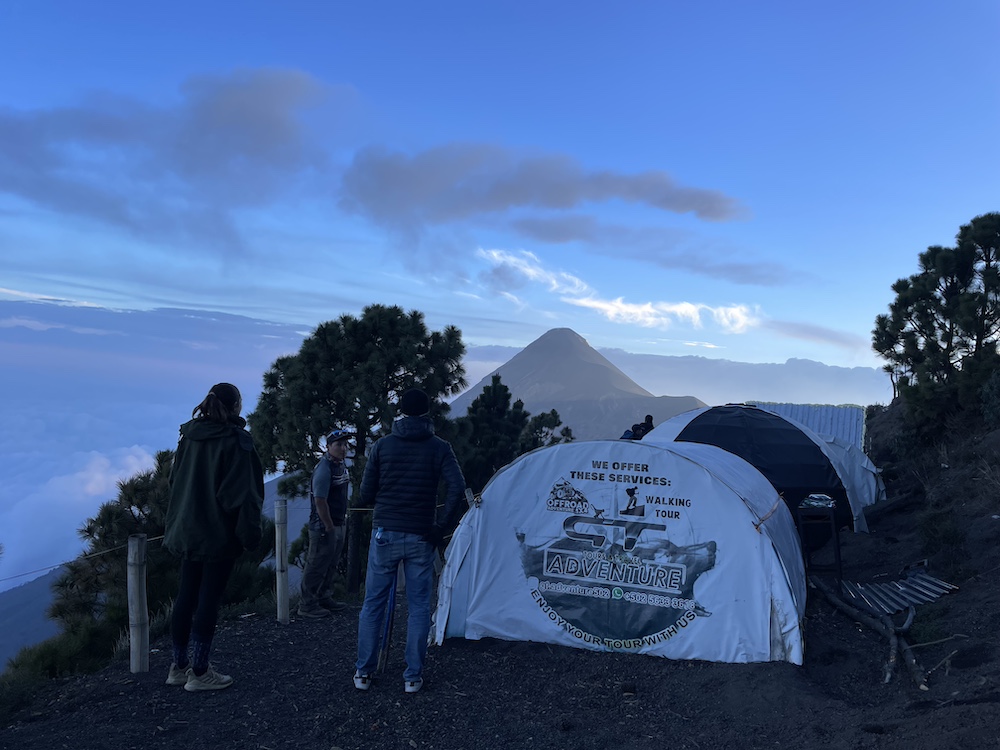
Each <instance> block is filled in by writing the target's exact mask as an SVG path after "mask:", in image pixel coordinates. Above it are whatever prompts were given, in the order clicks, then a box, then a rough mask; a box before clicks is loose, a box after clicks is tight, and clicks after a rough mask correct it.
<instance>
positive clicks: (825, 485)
mask: <svg viewBox="0 0 1000 750" xmlns="http://www.w3.org/2000/svg"><path fill="white" fill-rule="evenodd" d="M643 441H644V442H647V443H654V444H657V445H662V444H669V443H672V442H675V441H682V442H683V441H686V442H695V443H704V444H707V445H716V446H718V447H720V448H724V449H725V450H727V451H729V452H730V453H734V454H736V455H737V456H740V457H741V458H743V459H744V460H746V461H748V462H749V463H751V464H753V466H754V467H756V468H757V469H758V470H759V471H760V472H761V473H762V474H763V475H764V476H765V477H767V479H768V480H769V481H770V482H771V484H773V485H774V487H775V489H776V490H778V492H779V493H781V495H782V496H783V497H784V499H785V502H786V503H788V506H789V508H793V509H794V508H795V507H796V506H797V505H798V504H799V503H800V502H801V501H802V500H803V499H804V498H806V497H808V496H809V495H811V494H813V493H822V494H825V495H829V496H830V497H831V498H833V500H834V501H835V503H836V518H837V521H838V523H839V524H840V525H841V526H848V525H849V526H851V527H852V528H853V529H854V530H855V531H858V532H866V531H868V524H867V522H866V521H865V515H864V508H865V507H866V505H870V504H871V502H869V500H870V494H869V492H868V490H867V481H868V480H867V479H866V478H865V477H864V472H862V471H860V470H859V469H858V468H857V467H856V466H855V463H854V462H855V461H856V460H857V457H856V455H855V454H849V453H847V452H846V451H843V450H841V449H840V448H838V447H836V446H833V447H831V444H830V443H828V442H827V441H826V440H824V439H823V438H822V437H821V436H820V435H818V434H816V433H815V432H813V431H812V430H811V429H809V428H808V427H806V426H805V425H804V424H801V423H799V422H796V421H795V420H794V419H792V418H790V417H784V416H781V415H779V414H775V413H773V412H770V411H767V410H765V409H759V408H757V407H754V406H747V405H744V404H728V405H726V406H709V407H704V408H701V409H692V410H691V411H687V412H684V413H683V414H678V415H677V416H676V417H672V418H671V419H668V420H667V421H665V422H663V423H661V424H659V425H657V426H656V427H655V428H654V429H653V430H652V432H650V433H649V434H648V435H646V437H645V438H644V439H643ZM862 455H863V454H862ZM869 463H870V462H869ZM873 468H874V467H873Z"/></svg>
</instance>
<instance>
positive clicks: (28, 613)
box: [0, 567, 63, 672]
mask: <svg viewBox="0 0 1000 750" xmlns="http://www.w3.org/2000/svg"><path fill="white" fill-rule="evenodd" d="M62 572H63V569H62V568H61V567H60V568H56V569H55V570H53V571H51V572H50V573H47V574H46V575H44V576H42V577H40V578H36V579H35V580H33V581H28V583H24V584H21V585H20V586H18V587H16V588H13V589H8V590H7V591H4V592H2V593H0V672H2V671H3V670H4V669H6V668H7V662H8V661H9V660H10V659H12V658H13V657H15V656H17V652H18V651H20V650H21V649H22V648H24V647H25V646H33V645H35V644H36V643H39V642H41V641H44V640H45V639H46V638H51V637H52V636H54V635H56V634H57V633H58V632H59V625H57V624H56V623H55V622H53V621H52V620H50V619H49V618H48V617H46V616H45V611H46V610H47V609H48V608H49V605H50V604H51V603H52V584H53V583H54V582H55V580H56V579H57V578H58V577H59V576H60V575H62Z"/></svg>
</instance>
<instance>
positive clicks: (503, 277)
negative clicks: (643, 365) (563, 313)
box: [477, 249, 760, 333]
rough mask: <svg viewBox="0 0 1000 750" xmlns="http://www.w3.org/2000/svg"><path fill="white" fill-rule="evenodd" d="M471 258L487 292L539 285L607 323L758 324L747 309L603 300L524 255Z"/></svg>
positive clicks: (483, 253)
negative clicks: (482, 265)
mask: <svg viewBox="0 0 1000 750" xmlns="http://www.w3.org/2000/svg"><path fill="white" fill-rule="evenodd" d="M477 255H478V256H479V257H480V258H482V259H484V260H486V261H488V262H489V263H490V264H491V265H492V267H491V269H490V270H489V271H487V272H486V273H485V274H483V276H482V277H481V278H482V280H483V281H484V282H485V283H487V284H488V285H490V286H491V287H492V288H494V289H497V290H499V291H501V292H502V291H505V290H504V289H503V285H504V284H514V285H522V284H524V283H535V284H541V285H544V286H545V287H546V289H547V291H549V292H551V293H553V294H556V295H558V296H559V297H560V299H561V300H562V301H563V302H565V303H567V304H570V305H574V306H576V307H583V308H587V309H590V310H594V311H595V312H598V313H600V314H601V315H602V316H604V317H605V318H607V319H608V320H610V321H611V322H613V323H623V324H630V325H639V326H643V327H646V328H669V327H670V326H672V325H675V324H677V323H678V322H680V323H686V324H687V325H689V326H691V327H692V328H696V329H698V328H701V327H702V326H703V325H704V322H705V319H706V318H707V319H709V320H711V321H712V322H714V323H715V324H716V326H717V327H718V328H719V330H721V331H722V332H724V333H746V332H747V331H748V330H750V329H751V328H753V327H755V326H757V325H758V324H759V322H760V317H759V312H758V311H757V310H756V308H754V307H751V306H749V305H728V306H723V307H713V306H711V305H707V304H703V303H693V302H639V303H635V302H626V301H625V300H624V298H622V297H618V298H617V299H603V298H601V297H600V296H599V295H598V292H597V290H595V289H593V288H591V287H590V286H589V285H588V284H587V283H586V282H585V281H583V280H582V279H579V278H577V277H576V276H573V275H572V274H568V273H565V272H563V271H552V270H550V269H548V268H546V267H545V266H544V265H543V264H542V262H541V261H540V260H539V258H538V256H536V255H534V254H533V253H530V252H526V251H520V252H516V253H515V252H511V251H508V250H496V249H493V250H482V249H481V250H479V251H478V253H477Z"/></svg>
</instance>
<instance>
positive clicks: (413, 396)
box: [399, 388, 431, 417]
mask: <svg viewBox="0 0 1000 750" xmlns="http://www.w3.org/2000/svg"><path fill="white" fill-rule="evenodd" d="M399 410H400V411H401V412H403V414H405V415H406V416H408V417H422V416H423V415H424V414H426V413H427V412H429V411H430V410H431V400H430V399H429V398H427V394H426V393H424V392H423V391H422V390H420V389H419V388H411V389H410V390H408V391H407V392H406V393H404V394H403V397H402V398H401V399H399Z"/></svg>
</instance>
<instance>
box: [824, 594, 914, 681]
mask: <svg viewBox="0 0 1000 750" xmlns="http://www.w3.org/2000/svg"><path fill="white" fill-rule="evenodd" d="M809 582H810V583H811V584H812V585H813V586H815V587H816V589H817V590H819V591H820V593H822V594H823V596H825V597H826V599H827V601H828V602H830V604H832V605H833V606H834V607H835V608H836V609H839V610H840V611H841V612H843V613H844V614H846V615H848V616H849V617H851V618H852V619H854V620H857V621H858V622H860V623H862V624H863V625H867V626H868V627H869V628H871V629H872V630H874V631H875V632H876V633H881V634H882V635H883V636H885V638H886V639H887V640H888V641H889V658H888V660H887V662H886V665H885V681H886V682H889V680H890V679H891V678H892V673H893V670H894V669H895V667H896V655H897V654H898V653H902V654H903V661H904V662H905V663H906V667H907V669H908V670H909V672H910V677H912V678H913V681H914V683H916V685H917V687H918V688H919V689H920V690H927V689H928V688H927V678H926V676H925V675H924V673H923V670H922V669H921V668H920V665H919V664H917V660H916V658H915V657H914V656H913V651H912V649H911V647H910V644H908V643H907V642H906V640H905V639H904V638H902V637H901V636H898V635H897V634H896V627H895V626H894V625H893V624H892V620H890V619H889V616H888V615H882V616H881V617H878V618H876V617H873V616H872V615H869V614H866V613H865V612H862V611H861V610H859V609H857V608H856V607H852V606H851V605H850V604H848V603H847V602H845V601H844V600H843V599H841V598H840V597H839V596H837V594H836V593H835V592H834V591H833V589H831V588H830V587H829V586H828V585H827V584H825V583H824V582H823V581H821V580H820V579H819V578H817V577H816V576H810V577H809Z"/></svg>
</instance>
